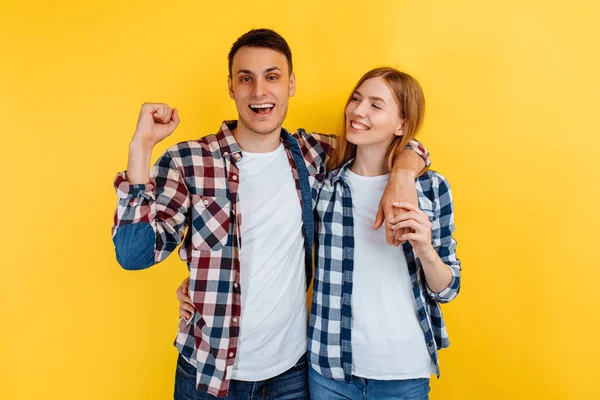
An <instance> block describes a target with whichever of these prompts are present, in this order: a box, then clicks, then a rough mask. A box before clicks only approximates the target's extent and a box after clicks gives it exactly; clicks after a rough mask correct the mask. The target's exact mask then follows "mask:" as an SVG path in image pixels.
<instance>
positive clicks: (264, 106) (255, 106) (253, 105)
mask: <svg viewBox="0 0 600 400" xmlns="http://www.w3.org/2000/svg"><path fill="white" fill-rule="evenodd" d="M273 107H275V104H271V103H266V104H250V108H273Z"/></svg>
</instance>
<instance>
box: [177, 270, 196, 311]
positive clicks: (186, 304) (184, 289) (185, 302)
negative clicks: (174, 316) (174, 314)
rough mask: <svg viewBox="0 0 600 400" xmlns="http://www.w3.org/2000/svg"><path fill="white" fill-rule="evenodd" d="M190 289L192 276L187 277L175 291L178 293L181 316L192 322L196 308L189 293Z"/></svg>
mask: <svg viewBox="0 0 600 400" xmlns="http://www.w3.org/2000/svg"><path fill="white" fill-rule="evenodd" d="M189 289H190V278H185V279H184V280H183V282H181V285H180V286H179V287H178V288H177V291H175V294H176V295H177V300H178V301H179V316H180V317H181V318H183V319H184V320H186V321H187V322H190V320H191V318H192V317H193V316H194V313H195V312H196V309H195V308H194V304H193V303H192V299H191V298H190V296H189V295H188V291H189Z"/></svg>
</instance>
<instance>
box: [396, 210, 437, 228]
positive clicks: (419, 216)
mask: <svg viewBox="0 0 600 400" xmlns="http://www.w3.org/2000/svg"><path fill="white" fill-rule="evenodd" d="M409 220H415V221H417V222H418V223H420V224H422V225H426V224H427V223H428V222H429V218H427V216H426V215H425V214H423V213H416V212H414V211H409V212H405V213H402V214H400V215H398V216H397V217H396V218H394V222H395V223H396V224H398V223H400V222H403V221H409Z"/></svg>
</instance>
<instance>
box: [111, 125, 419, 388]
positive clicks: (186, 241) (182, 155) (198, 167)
mask: <svg viewBox="0 0 600 400" xmlns="http://www.w3.org/2000/svg"><path fill="white" fill-rule="evenodd" d="M236 126H237V122H236V121H226V122H224V123H223V125H222V126H221V129H220V130H219V132H218V133H217V134H214V135H208V136H205V137H203V138H201V139H199V140H196V141H188V142H184V143H179V144H177V145H176V146H174V147H172V148H170V149H169V150H167V151H166V152H165V153H164V154H163V155H162V156H161V157H160V158H159V160H158V161H157V162H156V164H155V166H154V168H153V169H152V171H151V182H150V183H149V184H147V185H134V184H129V183H128V182H127V179H126V176H125V173H119V174H117V177H116V179H115V182H114V186H115V190H116V192H117V196H118V198H119V200H118V205H117V210H116V212H115V217H114V225H113V229H112V234H113V241H114V242H115V248H116V251H117V259H119V261H120V262H122V261H121V260H125V259H128V260H133V261H129V262H132V263H138V260H140V259H143V258H149V261H148V264H147V265H146V264H144V265H142V266H137V265H136V266H134V267H131V268H130V269H140V268H145V267H149V266H150V265H153V264H155V263H158V262H160V261H162V260H164V259H165V258H166V257H167V256H169V255H170V254H171V253H172V252H173V251H174V250H175V249H176V248H177V246H178V245H179V244H181V247H180V249H179V256H180V258H181V259H182V260H183V261H186V262H187V264H188V268H189V270H190V293H189V294H190V297H191V299H192V302H193V303H194V306H195V308H196V310H197V311H198V312H196V313H195V315H194V317H193V319H192V322H191V323H189V324H187V323H186V322H185V321H183V320H182V321H180V323H179V332H178V335H177V337H176V339H175V346H176V347H177V349H178V350H179V352H180V353H181V354H182V355H183V356H184V357H185V358H186V359H187V360H190V361H194V363H195V364H196V368H197V375H196V384H197V388H198V390H202V391H205V392H208V393H209V394H212V395H214V396H217V397H224V396H226V395H227V393H228V388H229V382H230V379H231V373H232V368H233V364H234V362H235V357H236V355H237V344H238V338H239V333H240V332H239V322H234V321H239V320H240V314H241V304H242V301H241V289H240V287H239V282H240V264H239V250H240V249H241V247H242V244H243V243H242V242H243V241H242V237H241V235H240V232H241V225H242V223H243V218H242V215H241V213H240V207H239V206H238V202H239V199H238V186H239V169H238V167H237V162H238V161H239V160H240V159H241V158H242V152H241V148H240V146H239V144H238V143H237V142H236V140H235V137H234V136H233V134H232V130H234V129H235V127H236ZM281 141H282V142H283V144H284V146H285V149H286V153H287V155H288V159H289V161H290V165H291V167H292V174H293V177H294V179H295V181H296V189H297V191H298V197H299V201H300V205H301V208H302V218H303V231H304V232H303V233H304V238H305V244H304V245H305V254H306V260H305V261H306V263H305V265H306V282H307V284H309V283H310V281H311V279H312V248H313V238H314V224H313V207H314V204H315V203H314V200H315V198H316V193H317V189H318V187H320V185H321V182H323V180H324V179H325V176H326V171H325V161H326V157H327V156H328V154H330V153H331V151H332V149H333V146H334V145H335V141H336V138H335V136H333V135H323V134H316V133H311V134H308V133H306V131H304V130H303V129H299V130H298V131H297V132H296V133H295V134H293V135H291V134H290V133H289V132H287V131H286V130H285V129H282V133H281ZM411 145H412V148H413V150H414V151H416V152H417V153H418V154H420V155H421V156H422V157H423V158H424V159H425V161H426V163H427V165H429V158H428V153H427V151H426V150H425V149H424V148H423V146H422V145H421V144H420V143H418V142H413V143H411ZM138 228H139V229H138ZM145 236H149V237H151V241H150V242H147V243H144V242H143V241H142V242H139V241H137V242H136V240H138V238H139V237H145ZM148 247H150V250H153V254H152V255H150V256H148V257H146V256H145V255H144V254H146V252H147V250H148ZM119 254H121V257H119ZM122 265H123V262H122ZM124 267H125V266H124Z"/></svg>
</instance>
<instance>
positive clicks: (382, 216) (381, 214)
mask: <svg viewBox="0 0 600 400" xmlns="http://www.w3.org/2000/svg"><path fill="white" fill-rule="evenodd" d="M383 221H385V214H384V212H383V207H382V206H381V203H379V208H378V209H377V216H376V217H375V223H374V224H373V230H377V229H379V228H381V225H383Z"/></svg>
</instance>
